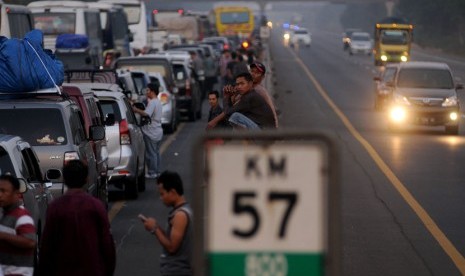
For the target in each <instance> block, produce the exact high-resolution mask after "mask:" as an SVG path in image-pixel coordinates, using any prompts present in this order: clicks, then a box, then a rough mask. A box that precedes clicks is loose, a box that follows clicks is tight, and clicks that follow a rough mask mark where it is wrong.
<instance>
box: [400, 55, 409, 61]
mask: <svg viewBox="0 0 465 276" xmlns="http://www.w3.org/2000/svg"><path fill="white" fill-rule="evenodd" d="M400 60H401V61H402V62H407V60H408V59H407V57H406V56H401V57H400Z"/></svg>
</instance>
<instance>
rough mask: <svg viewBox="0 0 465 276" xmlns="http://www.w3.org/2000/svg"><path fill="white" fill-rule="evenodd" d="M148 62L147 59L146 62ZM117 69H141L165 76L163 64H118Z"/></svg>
mask: <svg viewBox="0 0 465 276" xmlns="http://www.w3.org/2000/svg"><path fill="white" fill-rule="evenodd" d="M147 63H149V61H148V62H147ZM118 68H119V69H123V71H126V70H129V71H133V70H141V71H146V72H150V73H160V74H161V75H162V76H166V69H165V66H164V65H157V64H119V65H118Z"/></svg>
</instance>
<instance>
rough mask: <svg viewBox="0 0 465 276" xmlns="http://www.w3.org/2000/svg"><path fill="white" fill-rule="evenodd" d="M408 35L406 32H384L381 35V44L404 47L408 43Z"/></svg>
mask: <svg viewBox="0 0 465 276" xmlns="http://www.w3.org/2000/svg"><path fill="white" fill-rule="evenodd" d="M407 35H408V34H407V32H406V31H396V30H387V31H383V32H382V33H381V42H382V43H383V44H394V45H404V44H407V42H408V39H407Z"/></svg>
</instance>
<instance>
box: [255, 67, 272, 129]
mask: <svg viewBox="0 0 465 276" xmlns="http://www.w3.org/2000/svg"><path fill="white" fill-rule="evenodd" d="M250 74H251V75H252V77H253V88H254V89H255V91H257V93H258V94H260V96H262V97H263V99H265V101H266V103H267V104H268V105H269V106H270V108H271V110H272V111H273V116H274V122H275V126H276V128H278V115H277V114H276V108H275V106H274V103H273V100H272V99H271V97H270V94H269V93H268V91H267V90H266V88H265V87H264V86H263V85H262V84H261V83H262V81H263V80H264V79H265V74H266V67H265V65H263V64H262V63H260V62H258V61H256V62H254V63H252V64H250Z"/></svg>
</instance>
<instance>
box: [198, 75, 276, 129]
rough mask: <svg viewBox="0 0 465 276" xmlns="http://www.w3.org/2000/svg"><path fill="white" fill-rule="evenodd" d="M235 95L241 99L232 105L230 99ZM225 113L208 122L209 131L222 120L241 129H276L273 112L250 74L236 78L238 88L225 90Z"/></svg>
mask: <svg viewBox="0 0 465 276" xmlns="http://www.w3.org/2000/svg"><path fill="white" fill-rule="evenodd" d="M233 93H239V94H240V95H241V99H240V101H239V102H237V103H236V104H234V105H233V104H232V102H231V100H230V97H231V94H233ZM224 100H225V105H224V111H223V112H222V113H221V114H220V115H218V116H216V117H215V118H214V119H213V120H211V121H210V122H208V125H207V129H211V128H214V127H215V126H216V125H217V124H218V123H219V122H220V121H221V120H223V119H224V118H228V121H229V122H230V123H231V124H232V125H233V126H234V127H235V128H240V129H256V130H258V129H263V128H276V125H275V120H274V117H273V112H272V110H271V108H270V106H269V105H268V104H267V103H266V101H265V100H264V99H263V97H262V96H260V95H259V94H258V93H257V92H256V91H255V90H254V89H253V78H252V75H251V74H250V73H248V72H244V73H241V74H239V75H237V76H236V86H235V87H234V89H233V90H231V91H229V90H227V89H225V90H224Z"/></svg>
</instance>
